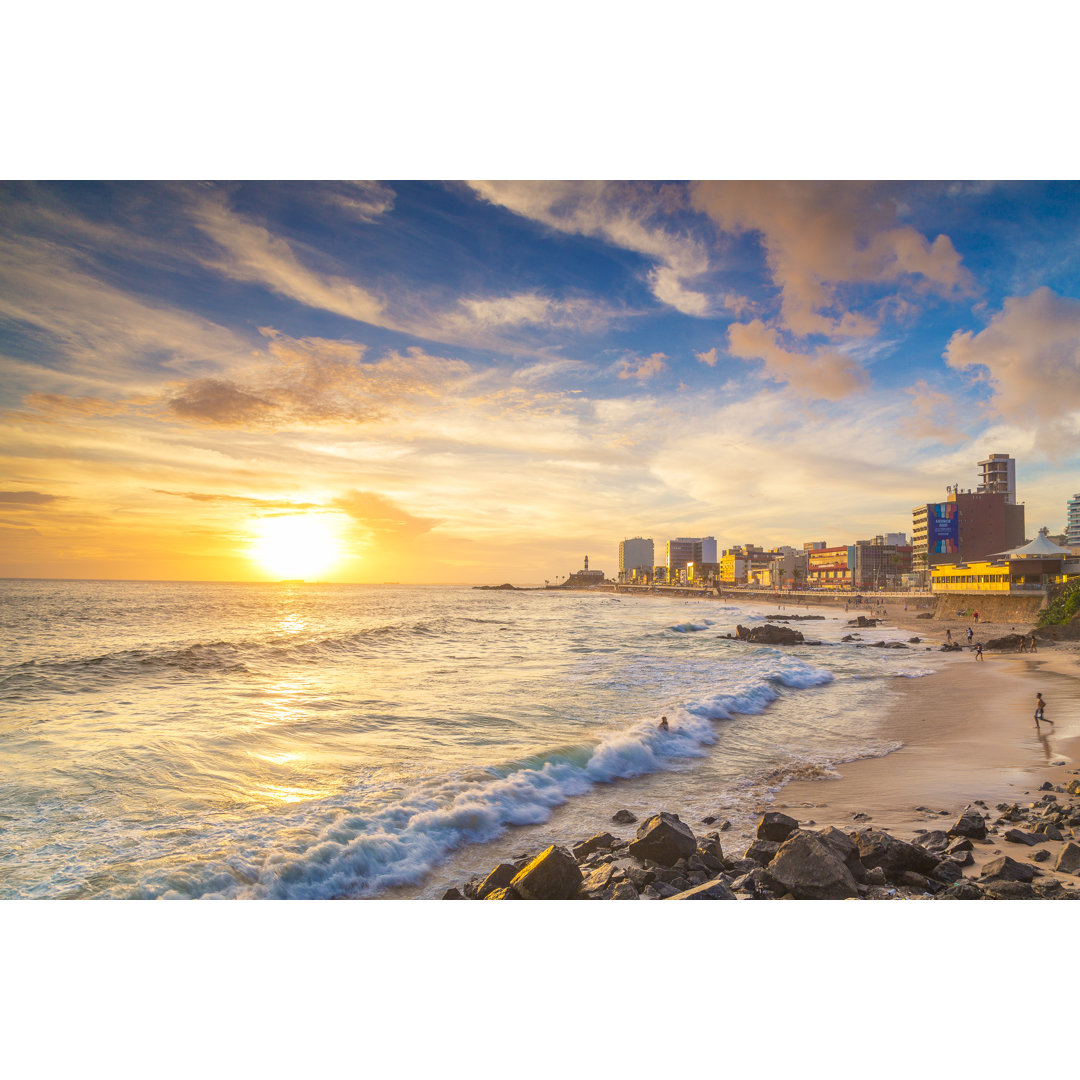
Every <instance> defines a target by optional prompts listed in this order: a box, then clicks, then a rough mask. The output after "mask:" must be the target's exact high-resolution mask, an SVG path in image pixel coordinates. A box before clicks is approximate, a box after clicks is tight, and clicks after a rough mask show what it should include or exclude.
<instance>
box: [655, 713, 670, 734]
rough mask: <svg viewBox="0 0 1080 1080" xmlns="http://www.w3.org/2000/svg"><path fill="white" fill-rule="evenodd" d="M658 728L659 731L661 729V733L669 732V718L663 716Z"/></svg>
mask: <svg viewBox="0 0 1080 1080" xmlns="http://www.w3.org/2000/svg"><path fill="white" fill-rule="evenodd" d="M656 726H657V727H658V728H659V729H660V730H661V731H667V730H668V722H667V717H666V716H661V717H660V723H659V724H657V725H656Z"/></svg>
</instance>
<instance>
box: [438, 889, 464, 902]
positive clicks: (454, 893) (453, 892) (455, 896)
mask: <svg viewBox="0 0 1080 1080" xmlns="http://www.w3.org/2000/svg"><path fill="white" fill-rule="evenodd" d="M442 899H443V900H464V899H465V897H464V896H462V895H461V892H460V891H459V890H458V889H447V890H446V892H444V893H443V894H442Z"/></svg>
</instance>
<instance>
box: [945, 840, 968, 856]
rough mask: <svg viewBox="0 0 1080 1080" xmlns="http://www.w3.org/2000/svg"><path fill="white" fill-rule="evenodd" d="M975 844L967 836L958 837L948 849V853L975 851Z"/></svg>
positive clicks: (946, 850)
mask: <svg viewBox="0 0 1080 1080" xmlns="http://www.w3.org/2000/svg"><path fill="white" fill-rule="evenodd" d="M974 850H975V845H974V844H973V843H972V842H971V841H970V840H969V839H968V838H967V837H966V836H959V837H957V838H956V839H955V840H954V841H953V842H952V843H951V844H950V845H949V846H948V847H947V848H946V849H945V854H946V855H957V854H959V853H961V852H964V851H974Z"/></svg>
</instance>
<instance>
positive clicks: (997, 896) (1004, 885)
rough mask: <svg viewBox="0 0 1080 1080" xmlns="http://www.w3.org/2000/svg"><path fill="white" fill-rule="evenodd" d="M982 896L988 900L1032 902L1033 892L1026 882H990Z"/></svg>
mask: <svg viewBox="0 0 1080 1080" xmlns="http://www.w3.org/2000/svg"><path fill="white" fill-rule="evenodd" d="M983 895H984V896H985V897H986V898H987V899H988V900H1034V899H1035V890H1034V889H1033V888H1032V887H1031V886H1030V885H1029V884H1028V883H1027V882H1026V881H1011V880H1006V881H1001V880H996V881H991V882H990V883H989V884H988V885H987V886H986V890H985V892H984V893H983Z"/></svg>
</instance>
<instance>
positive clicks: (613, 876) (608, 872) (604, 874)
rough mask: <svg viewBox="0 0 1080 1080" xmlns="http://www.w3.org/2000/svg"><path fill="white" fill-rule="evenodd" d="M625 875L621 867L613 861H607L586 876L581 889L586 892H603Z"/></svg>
mask: <svg viewBox="0 0 1080 1080" xmlns="http://www.w3.org/2000/svg"><path fill="white" fill-rule="evenodd" d="M623 876H624V874H623V871H622V870H621V869H620V868H619V867H617V866H615V865H614V864H613V863H605V864H604V865H603V866H598V867H597V868H596V869H595V870H593V871H592V873H590V874H587V875H586V876H585V879H584V880H583V881H582V883H581V886H580V889H579V891H580V892H584V893H598V892H603V891H604V890H605V889H606V888H607V887H608V886H609V885H612V884H614V883H615V881H617V880H619V879H621V878H622V877H623Z"/></svg>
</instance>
